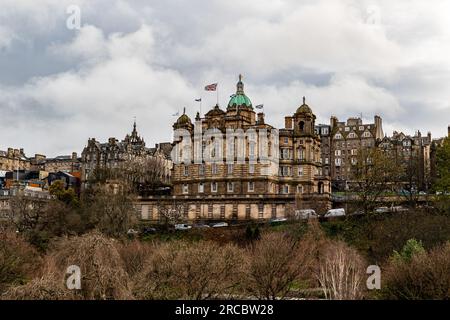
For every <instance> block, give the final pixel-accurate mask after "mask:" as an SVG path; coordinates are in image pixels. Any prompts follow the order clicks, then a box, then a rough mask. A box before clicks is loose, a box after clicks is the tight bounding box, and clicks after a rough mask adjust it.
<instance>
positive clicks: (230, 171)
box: [227, 164, 233, 174]
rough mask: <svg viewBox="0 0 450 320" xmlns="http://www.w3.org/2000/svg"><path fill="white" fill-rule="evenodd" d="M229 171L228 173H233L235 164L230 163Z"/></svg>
mask: <svg viewBox="0 0 450 320" xmlns="http://www.w3.org/2000/svg"><path fill="white" fill-rule="evenodd" d="M227 172H228V174H233V165H232V164H229V165H228V168H227Z"/></svg>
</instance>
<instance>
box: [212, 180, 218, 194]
mask: <svg viewBox="0 0 450 320" xmlns="http://www.w3.org/2000/svg"><path fill="white" fill-rule="evenodd" d="M211 192H217V182H211Z"/></svg>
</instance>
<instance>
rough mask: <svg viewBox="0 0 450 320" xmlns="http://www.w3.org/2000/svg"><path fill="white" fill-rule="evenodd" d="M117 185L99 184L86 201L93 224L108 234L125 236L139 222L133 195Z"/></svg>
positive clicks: (86, 208) (85, 208)
mask: <svg viewBox="0 0 450 320" xmlns="http://www.w3.org/2000/svg"><path fill="white" fill-rule="evenodd" d="M116 187H117V186H116V185H108V186H98V187H97V188H96V189H95V190H93V193H92V194H91V195H90V199H89V201H87V203H85V204H84V205H85V207H84V210H87V211H88V214H89V218H90V219H91V223H92V225H93V226H95V227H96V228H98V229H99V230H100V231H102V232H103V233H105V234H106V235H108V236H112V237H119V238H120V237H123V236H124V235H126V232H127V231H128V230H129V229H130V228H131V227H132V226H133V225H134V224H135V223H136V222H137V212H136V210H135V208H134V206H133V197H132V196H131V195H130V194H129V193H128V192H127V191H126V190H122V191H121V190H120V188H119V190H118V189H117V188H116Z"/></svg>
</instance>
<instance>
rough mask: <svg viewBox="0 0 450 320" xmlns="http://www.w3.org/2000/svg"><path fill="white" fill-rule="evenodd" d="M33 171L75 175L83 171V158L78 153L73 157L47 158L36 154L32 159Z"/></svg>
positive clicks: (74, 153) (73, 154) (73, 153)
mask: <svg viewBox="0 0 450 320" xmlns="http://www.w3.org/2000/svg"><path fill="white" fill-rule="evenodd" d="M30 162H31V168H32V170H41V171H47V172H52V173H54V172H65V173H75V172H80V171H81V158H79V157H78V155H77V153H76V152H72V155H67V156H57V157H54V158H47V157H46V156H45V155H40V154H36V155H35V156H34V158H31V159H30Z"/></svg>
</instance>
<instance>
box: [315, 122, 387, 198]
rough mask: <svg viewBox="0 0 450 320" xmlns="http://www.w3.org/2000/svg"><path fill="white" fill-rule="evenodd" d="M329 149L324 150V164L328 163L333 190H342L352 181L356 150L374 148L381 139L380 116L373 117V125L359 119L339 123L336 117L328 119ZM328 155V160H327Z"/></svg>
mask: <svg viewBox="0 0 450 320" xmlns="http://www.w3.org/2000/svg"><path fill="white" fill-rule="evenodd" d="M330 130H331V137H330V149H329V153H328V152H327V151H328V150H324V151H323V154H324V157H325V159H324V160H325V163H326V162H329V163H330V171H331V179H332V183H333V189H334V190H337V191H340V190H344V189H345V188H346V186H347V184H348V182H350V181H351V179H352V165H354V164H355V163H356V161H357V154H358V150H359V149H362V148H376V147H377V144H378V142H379V141H381V139H382V138H383V126H382V119H381V117H380V116H378V115H375V117H374V122H373V123H363V121H362V119H361V118H349V119H348V120H347V121H346V122H339V121H338V119H337V118H336V117H334V116H333V117H331V119H330ZM327 153H328V154H329V160H328V159H327Z"/></svg>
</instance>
